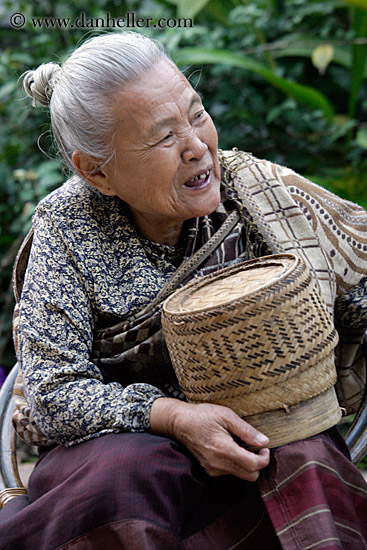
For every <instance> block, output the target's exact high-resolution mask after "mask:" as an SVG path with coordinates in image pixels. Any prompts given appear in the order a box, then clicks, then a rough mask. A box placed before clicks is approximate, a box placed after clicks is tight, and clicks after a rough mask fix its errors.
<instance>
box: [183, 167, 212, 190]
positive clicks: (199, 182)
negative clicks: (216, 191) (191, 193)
mask: <svg viewBox="0 0 367 550" xmlns="http://www.w3.org/2000/svg"><path fill="white" fill-rule="evenodd" d="M210 179H211V169H209V170H205V171H204V172H201V173H200V174H198V175H197V176H195V177H194V178H192V179H191V180H189V181H187V182H186V183H185V184H184V185H185V187H189V188H190V189H202V188H203V187H206V186H207V185H209V183H210Z"/></svg>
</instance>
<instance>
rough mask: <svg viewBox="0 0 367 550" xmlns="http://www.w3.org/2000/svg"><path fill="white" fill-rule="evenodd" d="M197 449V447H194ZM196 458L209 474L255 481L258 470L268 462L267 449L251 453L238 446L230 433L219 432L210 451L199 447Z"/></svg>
mask: <svg viewBox="0 0 367 550" xmlns="http://www.w3.org/2000/svg"><path fill="white" fill-rule="evenodd" d="M196 450H197V449H196ZM201 451H202V452H200V453H199V454H198V455H197V458H198V460H199V462H200V463H201V465H202V466H203V467H204V468H205V470H206V472H207V473H208V474H209V475H211V476H219V475H225V474H230V475H234V476H236V477H239V478H241V479H245V480H247V481H256V480H257V478H258V477H259V473H260V470H261V469H262V468H265V467H266V466H267V465H268V464H269V457H270V452H269V449H261V450H260V452H259V453H253V452H251V451H248V450H246V449H244V448H242V447H239V446H238V445H237V444H236V443H235V442H234V441H233V439H232V437H231V436H230V434H224V433H221V435H220V437H218V438H216V439H215V441H214V443H213V445H212V449H211V452H210V453H207V452H206V449H204V448H203V449H201Z"/></svg>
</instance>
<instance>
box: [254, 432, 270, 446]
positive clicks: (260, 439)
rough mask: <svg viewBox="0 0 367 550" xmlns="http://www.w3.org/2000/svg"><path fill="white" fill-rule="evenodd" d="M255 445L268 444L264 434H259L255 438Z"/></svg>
mask: <svg viewBox="0 0 367 550" xmlns="http://www.w3.org/2000/svg"><path fill="white" fill-rule="evenodd" d="M256 443H258V444H259V445H265V444H266V443H269V438H268V437H267V436H266V435H264V434H259V435H257V436H256Z"/></svg>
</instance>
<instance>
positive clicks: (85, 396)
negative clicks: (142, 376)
mask: <svg viewBox="0 0 367 550" xmlns="http://www.w3.org/2000/svg"><path fill="white" fill-rule="evenodd" d="M33 226H34V239H33V245H32V250H31V254H30V258H29V263H28V268H27V272H26V277H25V281H24V286H23V291H22V299H21V305H20V312H19V328H18V357H19V361H20V366H21V370H22V372H23V375H24V383H25V394H26V397H27V402H28V403H29V405H30V408H31V412H32V415H33V417H34V419H35V421H36V423H37V425H38V426H39V428H40V429H41V430H42V432H43V433H44V434H45V435H46V436H47V437H49V438H50V439H53V440H55V441H56V442H58V443H62V444H65V445H71V444H76V443H78V442H79V441H82V440H85V439H88V438H90V437H96V436H99V435H102V434H103V433H109V432H111V431H124V430H129V431H143V430H147V429H149V426H150V424H149V416H150V409H151V406H152V404H153V402H154V400H155V399H157V398H158V397H162V396H164V395H165V394H164V393H163V392H162V391H161V390H159V389H158V388H156V387H154V386H152V385H149V384H145V383H136V384H131V385H128V386H127V387H125V388H123V387H122V386H121V385H120V384H118V383H116V382H111V383H109V384H105V383H104V382H103V377H102V374H101V372H100V370H99V369H98V368H97V367H96V365H95V364H94V363H93V362H92V361H91V360H90V357H91V352H92V344H93V333H94V330H95V329H96V328H98V327H100V326H104V325H106V324H113V323H114V322H117V321H118V320H121V318H124V317H125V316H127V315H131V314H132V313H134V312H135V311H138V310H139V309H141V308H142V306H143V305H145V304H148V303H149V302H150V300H151V299H152V298H153V297H154V296H155V295H156V294H157V292H158V291H159V290H160V289H161V287H162V286H163V285H164V283H165V282H166V281H167V279H168V278H169V277H170V276H171V274H172V273H173V272H174V271H175V270H176V267H177V265H178V264H179V263H180V262H181V260H182V256H183V251H184V247H183V244H182V243H181V244H179V245H178V246H177V247H173V246H168V245H162V244H158V243H152V242H150V241H149V240H147V239H145V238H144V237H143V236H142V235H141V234H139V233H138V232H137V231H136V230H135V229H134V227H133V226H132V224H131V223H130V220H129V216H128V213H127V212H126V210H125V209H124V206H123V203H122V202H121V201H120V200H119V199H117V198H116V197H106V196H104V195H102V194H101V193H99V192H98V191H96V190H95V189H93V188H92V187H91V186H89V185H88V184H87V183H85V182H83V181H82V180H81V179H80V178H77V177H74V178H72V179H71V180H69V181H68V182H67V183H66V184H64V185H63V186H62V187H61V188H59V189H57V190H56V191H54V192H53V193H51V195H49V196H48V197H46V198H45V199H44V200H43V201H41V203H40V204H39V205H38V207H37V209H36V212H35V214H34V218H33Z"/></svg>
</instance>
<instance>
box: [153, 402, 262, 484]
mask: <svg viewBox="0 0 367 550" xmlns="http://www.w3.org/2000/svg"><path fill="white" fill-rule="evenodd" d="M150 422H151V429H152V432H153V433H156V434H157V435H165V436H169V437H173V438H175V439H177V440H178V441H180V442H181V443H183V444H184V445H185V446H186V447H187V448H188V449H189V450H190V451H191V453H192V454H193V455H194V456H195V458H196V459H197V460H198V461H199V463H200V464H201V465H202V466H203V468H205V470H206V472H207V473H208V474H209V475H212V476H220V475H225V474H231V475H234V476H237V477H239V478H241V479H245V480H247V481H256V479H257V478H258V477H259V473H260V470H261V469H262V468H264V467H266V466H267V465H268V464H269V449H265V448H262V449H260V450H259V452H258V453H254V452H251V451H248V450H247V449H244V448H243V447H241V446H240V445H238V444H237V443H236V442H235V441H234V439H233V436H237V437H238V438H240V439H241V440H242V441H244V442H246V443H248V444H250V445H253V446H258V447H259V448H260V447H262V446H264V445H266V443H268V441H269V440H268V438H267V437H266V436H264V434H262V433H261V432H259V431H258V430H256V429H255V428H253V427H252V426H251V425H250V424H248V423H247V422H245V421H244V420H242V419H241V418H240V417H239V416H238V415H237V414H236V413H235V412H233V411H232V410H231V409H229V408H228V407H222V406H220V405H212V404H209V403H203V404H191V403H185V402H183V401H179V400H178V399H170V398H159V399H157V400H156V401H155V402H154V403H153V406H152V410H151V417H150Z"/></svg>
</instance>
